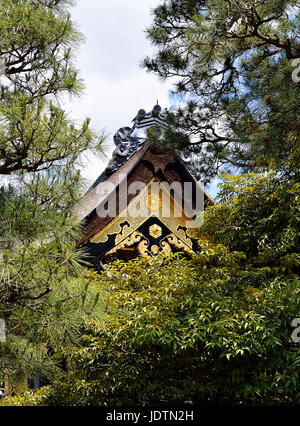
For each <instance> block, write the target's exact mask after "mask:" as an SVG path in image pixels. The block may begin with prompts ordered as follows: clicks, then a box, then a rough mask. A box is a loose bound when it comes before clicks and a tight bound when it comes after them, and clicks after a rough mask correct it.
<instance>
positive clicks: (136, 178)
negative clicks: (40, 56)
mask: <svg viewBox="0 0 300 426" xmlns="http://www.w3.org/2000/svg"><path fill="white" fill-rule="evenodd" d="M165 119H166V113H163V112H162V110H161V107H160V106H159V105H155V107H154V108H153V110H152V111H150V112H148V113H146V111H145V110H140V111H139V112H138V114H137V116H136V117H135V118H134V120H133V123H134V124H133V127H132V128H130V127H123V128H121V129H119V130H118V132H117V133H116V134H115V136H114V142H115V145H116V149H115V151H114V153H113V156H112V159H111V161H110V163H109V164H108V166H107V168H106V169H105V170H104V172H103V173H102V174H101V175H100V176H99V177H98V179H97V180H96V181H95V183H94V184H93V185H92V187H91V188H90V189H89V191H88V192H87V193H86V195H85V196H84V197H83V198H82V200H81V201H80V202H79V203H78V204H77V205H76V207H75V209H76V214H77V216H78V217H79V218H80V219H81V220H83V228H82V238H81V240H80V241H79V242H78V245H79V246H80V247H82V246H83V247H84V248H85V249H86V250H87V252H88V257H87V259H88V260H89V261H90V262H91V263H93V264H94V265H95V266H96V267H98V266H99V265H102V261H104V262H105V260H106V259H109V258H111V257H113V256H116V257H118V258H121V259H131V258H134V257H136V256H137V255H146V256H151V255H152V254H153V253H155V252H157V251H161V252H163V253H164V254H166V255H168V254H169V253H171V252H172V251H173V252H177V251H181V252H184V253H186V254H192V253H193V252H195V251H196V250H197V240H196V239H195V238H194V235H195V227H197V220H199V218H200V219H201V214H202V213H203V205H204V203H203V202H204V201H206V202H207V201H208V202H214V201H213V199H212V198H211V197H210V196H209V195H208V194H207V193H206V192H205V191H204V189H203V188H201V186H199V184H198V183H197V182H196V180H195V179H194V177H193V176H192V174H191V173H190V171H189V170H188V167H187V164H186V162H187V159H186V158H184V157H183V156H181V155H180V154H178V153H177V154H174V155H168V154H163V153H158V152H155V151H154V150H153V149H151V146H150V145H149V143H148V141H147V132H146V129H147V128H149V127H151V126H154V125H155V126H162V127H165V126H166V123H165ZM162 143H163V141H162Z"/></svg>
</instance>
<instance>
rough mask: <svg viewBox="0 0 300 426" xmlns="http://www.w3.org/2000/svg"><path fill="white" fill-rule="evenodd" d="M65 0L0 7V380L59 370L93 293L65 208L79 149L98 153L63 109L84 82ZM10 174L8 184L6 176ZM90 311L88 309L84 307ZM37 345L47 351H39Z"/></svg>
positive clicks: (77, 190) (78, 182)
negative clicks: (1, 332)
mask: <svg viewBox="0 0 300 426" xmlns="http://www.w3.org/2000/svg"><path fill="white" fill-rule="evenodd" d="M71 4H72V2H71V1H69V0H38V1H36V0H20V1H15V0H3V1H1V3H0V34H1V37H0V59H1V61H4V63H5V75H3V76H1V79H0V178H1V185H3V186H2V187H1V188H0V215H1V222H0V244H1V246H0V317H1V319H4V320H5V322H6V332H7V342H6V343H5V344H4V343H1V344H0V381H1V382H2V381H3V379H4V378H7V376H8V375H9V376H10V379H12V380H15V381H17V380H18V378H21V377H24V376H26V375H27V376H28V377H29V378H34V377H35V375H36V374H44V375H45V376H47V377H49V376H50V375H53V374H54V372H57V365H56V364H57V362H58V360H59V357H60V355H61V353H60V351H59V349H60V346H61V345H62V344H66V345H68V344H75V343H76V340H77V338H78V336H79V335H80V332H79V331H80V327H81V325H82V322H83V321H84V319H85V317H86V316H89V317H91V318H93V315H97V317H99V315H100V312H101V309H102V308H101V306H102V305H101V303H100V302H101V300H102V298H105V294H104V293H103V295H102V296H101V300H100V301H99V299H100V294H99V289H96V288H95V284H93V276H92V275H89V273H88V272H85V271H84V270H83V267H82V264H80V262H81V257H82V256H81V253H79V252H77V251H76V245H75V243H74V241H76V239H77V238H78V237H79V236H80V224H79V223H78V221H77V219H76V217H74V214H73V210H72V208H73V205H74V203H75V202H76V201H77V200H78V199H79V198H80V197H81V195H82V193H83V189H84V181H83V180H82V178H81V176H80V173H79V172H78V166H79V161H80V159H81V156H82V155H83V153H84V152H85V151H87V150H92V151H94V152H97V153H101V152H102V142H103V136H99V135H97V134H96V133H95V132H94V131H93V130H92V129H91V128H90V120H89V119H86V120H85V121H84V122H83V123H82V124H81V125H80V124H76V123H75V122H74V121H72V120H71V118H70V117H69V115H68V114H67V113H66V112H65V111H64V110H63V109H62V108H61V106H60V105H61V102H60V100H61V99H62V96H64V95H66V94H68V95H79V94H80V93H81V90H82V88H83V85H82V82H81V80H80V78H79V75H78V71H77V70H76V68H75V65H74V61H73V58H74V56H75V53H76V50H77V48H78V46H79V43H80V42H81V41H82V39H83V37H82V35H81V34H80V33H79V32H78V31H77V29H76V28H75V26H74V24H73V23H72V20H71V18H70V14H69V6H70V5H71ZM7 177H8V178H9V179H8V180H9V182H10V185H8V184H7V180H6V178H7ZM91 310H92V311H93V312H91ZM41 348H46V349H47V350H46V351H45V350H44V349H43V350H41Z"/></svg>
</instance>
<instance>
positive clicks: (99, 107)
mask: <svg viewBox="0 0 300 426" xmlns="http://www.w3.org/2000/svg"><path fill="white" fill-rule="evenodd" d="M159 3H161V1H160V0H130V1H125V0H110V1H109V2H107V1H105V0H78V2H77V5H76V6H75V7H73V8H72V10H71V14H72V20H73V21H74V22H75V24H76V25H77V27H78V29H79V30H80V31H81V32H82V33H83V35H84V37H85V42H84V44H82V46H81V48H80V50H79V52H78V54H77V58H76V66H77V68H78V69H79V71H80V75H81V77H82V78H83V81H84V84H85V91H84V93H83V95H82V96H81V97H80V99H77V98H75V99H74V98H73V99H72V100H70V99H66V100H65V103H64V108H65V109H66V110H68V111H69V112H70V115H71V117H72V118H74V119H76V120H78V122H81V121H83V120H84V119H85V118H86V117H90V118H91V126H92V128H93V129H95V130H96V131H98V132H101V131H103V130H104V132H105V133H106V135H107V137H106V141H105V152H106V155H107V157H106V158H100V159H99V158H98V157H95V156H92V155H89V156H88V157H86V158H85V167H84V169H83V175H84V176H85V178H87V179H88V180H89V181H90V182H92V181H94V180H95V179H96V178H97V177H98V176H99V174H100V173H101V172H102V171H103V169H104V168H105V167H106V165H107V163H108V161H109V158H110V157H111V154H112V152H113V150H114V143H113V135H114V134H115V132H116V131H117V130H118V129H119V128H120V127H124V126H129V127H131V125H132V123H131V120H132V119H133V117H135V115H136V113H137V112H138V110H139V109H141V108H143V109H145V110H146V111H150V110H151V109H152V108H153V106H154V105H155V104H156V102H157V100H158V102H159V104H160V105H161V107H162V108H169V107H170V100H169V93H170V91H171V89H172V83H171V82H169V81H162V80H160V79H159V78H158V77H157V76H156V75H154V74H152V73H151V74H150V73H147V72H146V70H145V69H143V68H142V67H141V65H140V64H141V61H142V60H143V58H144V57H145V56H146V55H151V52H153V47H152V46H151V44H150V41H149V40H147V38H146V34H145V30H146V28H147V27H149V26H150V24H151V22H152V19H153V18H152V15H151V9H153V8H154V7H156V6H157V5H158V4H159ZM208 189H210V190H211V192H210V193H211V194H212V195H213V196H214V195H215V187H214V186H213V187H212V188H208Z"/></svg>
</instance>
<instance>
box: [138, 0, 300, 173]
mask: <svg viewBox="0 0 300 426" xmlns="http://www.w3.org/2000/svg"><path fill="white" fill-rule="evenodd" d="M299 8H300V3H299V1H298V0H285V1H282V0H276V1H274V0H263V1H262V0H253V1H247V2H246V1H243V0H234V1H229V0H220V1H217V2H216V1H213V0H200V1H199V0H180V1H177V0H176V1H175V0H165V1H164V2H163V3H162V4H161V5H160V6H158V7H157V8H156V9H155V10H154V22H153V25H152V26H151V28H149V29H148V37H149V38H150V40H151V42H152V44H153V45H154V46H155V47H156V52H157V53H156V54H155V55H154V56H153V57H152V58H150V57H148V58H146V59H145V60H144V66H145V67H146V68H147V70H148V71H152V72H155V73H157V74H158V75H159V76H160V77H162V78H173V77H175V78H176V87H175V90H174V93H175V95H176V99H178V97H179V99H180V100H181V101H182V102H183V106H182V107H180V108H178V109H177V111H176V112H175V114H171V115H170V123H171V127H170V130H169V132H168V133H167V135H166V136H167V138H168V140H169V141H170V144H171V145H172V146H173V148H174V147H175V148H180V149H182V148H187V149H188V150H190V151H192V152H195V153H196V154H197V155H198V158H199V161H197V163H196V164H195V165H194V166H195V168H196V169H195V171H198V173H199V174H200V175H202V178H203V179H204V180H206V181H207V180H210V179H211V178H212V177H213V176H214V175H215V174H216V173H217V171H218V170H220V167H221V166H222V165H224V164H227V165H229V166H231V167H232V166H233V167H234V168H235V169H236V168H239V169H241V170H253V169H255V167H257V166H263V167H269V166H272V167H277V168H279V169H280V168H281V169H284V170H287V169H289V170H290V171H292V172H295V167H297V164H299V130H300V128H299V110H300V104H299V99H300V86H299V81H298V78H297V76H298V74H299V63H300V59H299V58H300V44H299V31H300V28H299V24H300V15H299ZM297 66H298V68H297ZM187 138H188V142H187ZM287 159H288V160H289V165H287Z"/></svg>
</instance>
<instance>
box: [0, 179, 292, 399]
mask: <svg viewBox="0 0 300 426" xmlns="http://www.w3.org/2000/svg"><path fill="white" fill-rule="evenodd" d="M238 182H240V184H238ZM283 195H285V197H286V198H284V199H283V200H281V196H283ZM221 198H222V200H221V202H220V204H219V205H216V206H213V207H211V208H209V209H208V211H207V218H206V223H205V225H204V227H203V230H202V231H203V232H202V235H207V234H206V232H207V231H209V230H211V240H212V241H209V240H203V239H202V240H201V239H199V244H200V247H201V249H200V251H199V252H198V253H197V254H196V255H195V256H193V258H192V259H190V260H189V259H186V258H184V257H182V256H181V255H178V254H177V255H172V256H171V257H170V258H168V259H163V258H162V257H160V256H159V255H158V256H157V257H154V258H153V259H151V261H149V260H148V259H146V258H139V259H136V260H134V261H131V262H128V263H124V262H122V261H116V262H114V263H112V264H110V265H109V270H110V272H111V273H112V274H113V276H114V278H109V277H108V276H106V275H101V276H100V277H99V278H98V283H99V285H100V288H108V289H109V299H108V301H107V306H106V309H105V316H104V317H103V319H102V320H101V321H100V322H99V321H87V322H86V323H85V326H84V333H83V335H82V337H81V339H80V345H79V346H78V347H77V348H76V349H74V348H71V347H69V348H65V350H64V354H65V356H66V358H67V360H68V365H69V370H68V372H67V373H66V375H65V376H62V375H58V376H57V377H56V379H55V380H54V381H53V382H52V384H51V386H50V387H49V388H47V389H46V392H47V396H46V398H45V399H44V400H43V404H44V405H106V404H108V405H112V404H113V405H142V404H144V405H148V404H159V405H164V404H167V405H169V404H171V403H177V404H183V403H201V404H213V405H218V404H220V405H222V404H236V405H240V404H259V405H261V404H263V405H269V404H272V405H278V404H290V405H293V404H296V405H297V404H299V403H300V377H299V362H300V347H299V345H297V344H295V343H293V341H292V339H291V336H292V331H293V329H292V327H291V322H292V320H293V319H294V318H296V317H299V312H300V297H299V292H300V280H299V240H296V239H295V238H294V237H295V236H294V237H293V238H290V239H289V238H287V235H294V233H295V232H296V230H299V216H297V215H296V214H295V211H296V210H297V209H298V210H297V211H298V212H299V206H298V204H297V203H298V201H297V200H298V199H297V185H295V183H294V182H290V181H289V180H286V181H284V180H279V179H278V177H276V175H275V174H269V175H268V176H264V175H254V174H248V175H246V176H242V177H241V176H240V177H239V178H238V177H230V176H224V183H223V184H222V185H221ZM251 212H252V214H251ZM230 223H232V226H231V227H230ZM238 224H239V227H238ZM279 225H280V226H279ZM276 226H278V229H277V230H276V232H275V228H276ZM248 229H249V230H250V231H251V233H252V234H251V238H249V241H248V242H247V244H245V243H244V241H245V239H246V235H247V234H246V232H247V230H248ZM269 232H271V236H272V239H271V240H270V238H269V239H266V238H267V237H266V235H269V234H268V233H269ZM263 236H265V240H264V239H262V237H263ZM298 238H299V234H298ZM222 239H224V240H226V243H227V244H228V246H229V248H226V247H225V246H224V245H222V244H220V243H218V240H222ZM266 241H268V243H267V242H266ZM237 249H238V250H239V251H237ZM297 262H298V263H297ZM24 398H25V399H24V400H23V403H24V404H25V405H26V404H29V405H30V404H31V403H34V401H35V399H36V397H35V395H33V396H32V399H30V398H29V399H28V396H27V395H25V397H24ZM13 401H14V400H12V399H10V400H8V404H12V405H13ZM18 401H20V400H18V399H17V403H19V402H18ZM5 403H6V402H5V400H4V404H5Z"/></svg>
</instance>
